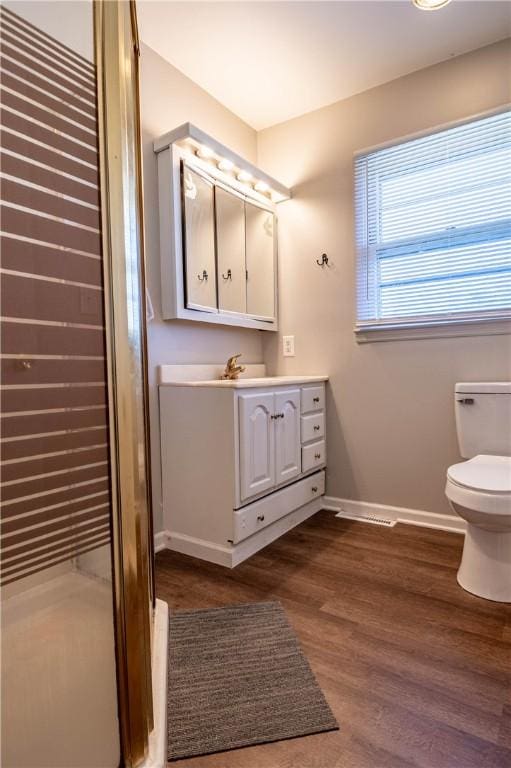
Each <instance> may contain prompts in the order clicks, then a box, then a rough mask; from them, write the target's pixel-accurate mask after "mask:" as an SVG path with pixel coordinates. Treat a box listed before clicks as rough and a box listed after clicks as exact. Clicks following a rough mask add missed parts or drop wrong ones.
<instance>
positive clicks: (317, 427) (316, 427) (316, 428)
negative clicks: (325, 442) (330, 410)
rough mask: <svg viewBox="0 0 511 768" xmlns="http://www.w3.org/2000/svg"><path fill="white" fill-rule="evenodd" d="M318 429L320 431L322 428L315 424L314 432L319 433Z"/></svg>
mask: <svg viewBox="0 0 511 768" xmlns="http://www.w3.org/2000/svg"><path fill="white" fill-rule="evenodd" d="M318 429H320V426H319V424H314V432H317V431H318Z"/></svg>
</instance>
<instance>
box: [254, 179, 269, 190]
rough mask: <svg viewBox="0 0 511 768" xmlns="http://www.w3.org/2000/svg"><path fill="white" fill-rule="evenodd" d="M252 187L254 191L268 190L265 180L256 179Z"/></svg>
mask: <svg viewBox="0 0 511 768" xmlns="http://www.w3.org/2000/svg"><path fill="white" fill-rule="evenodd" d="M254 189H255V191H256V192H268V190H269V186H268V184H267V183H266V182H265V181H258V182H257V184H256V185H255V186H254Z"/></svg>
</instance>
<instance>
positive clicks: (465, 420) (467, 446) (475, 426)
mask: <svg viewBox="0 0 511 768" xmlns="http://www.w3.org/2000/svg"><path fill="white" fill-rule="evenodd" d="M454 407H455V414H456V430H457V433H458V444H459V447H460V453H461V455H462V456H463V457H464V458H466V459H470V458H472V456H477V455H478V454H481V453H482V454H492V455H495V456H511V382H509V381H504V382H502V381H484V382H461V383H459V384H456V388H455V401H454Z"/></svg>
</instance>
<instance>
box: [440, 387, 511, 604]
mask: <svg viewBox="0 0 511 768" xmlns="http://www.w3.org/2000/svg"><path fill="white" fill-rule="evenodd" d="M454 412H455V417H456V433H457V436H458V445H459V448H460V454H461V456H462V457H463V458H464V459H468V461H462V462H460V463H459V464H453V465H452V466H451V467H449V469H448V470H447V484H446V487H445V493H446V496H447V498H448V500H449V504H450V505H451V507H452V509H453V510H454V511H455V512H457V513H458V515H460V517H462V518H464V519H465V520H466V521H467V532H466V536H465V544H464V546H463V556H462V558H461V565H460V567H459V570H458V583H459V584H460V586H462V587H463V589H466V590H467V592H472V594H474V595H477V596H478V597H484V598H486V599H487V600H496V601H498V602H502V603H511V382H510V381H482V382H481V381H480V382H468V383H467V382H464V383H458V384H456V387H455V393H454Z"/></svg>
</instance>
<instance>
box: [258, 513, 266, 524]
mask: <svg viewBox="0 0 511 768" xmlns="http://www.w3.org/2000/svg"><path fill="white" fill-rule="evenodd" d="M257 519H258V520H259V521H260V522H261V523H262V522H263V521H264V515H257Z"/></svg>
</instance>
